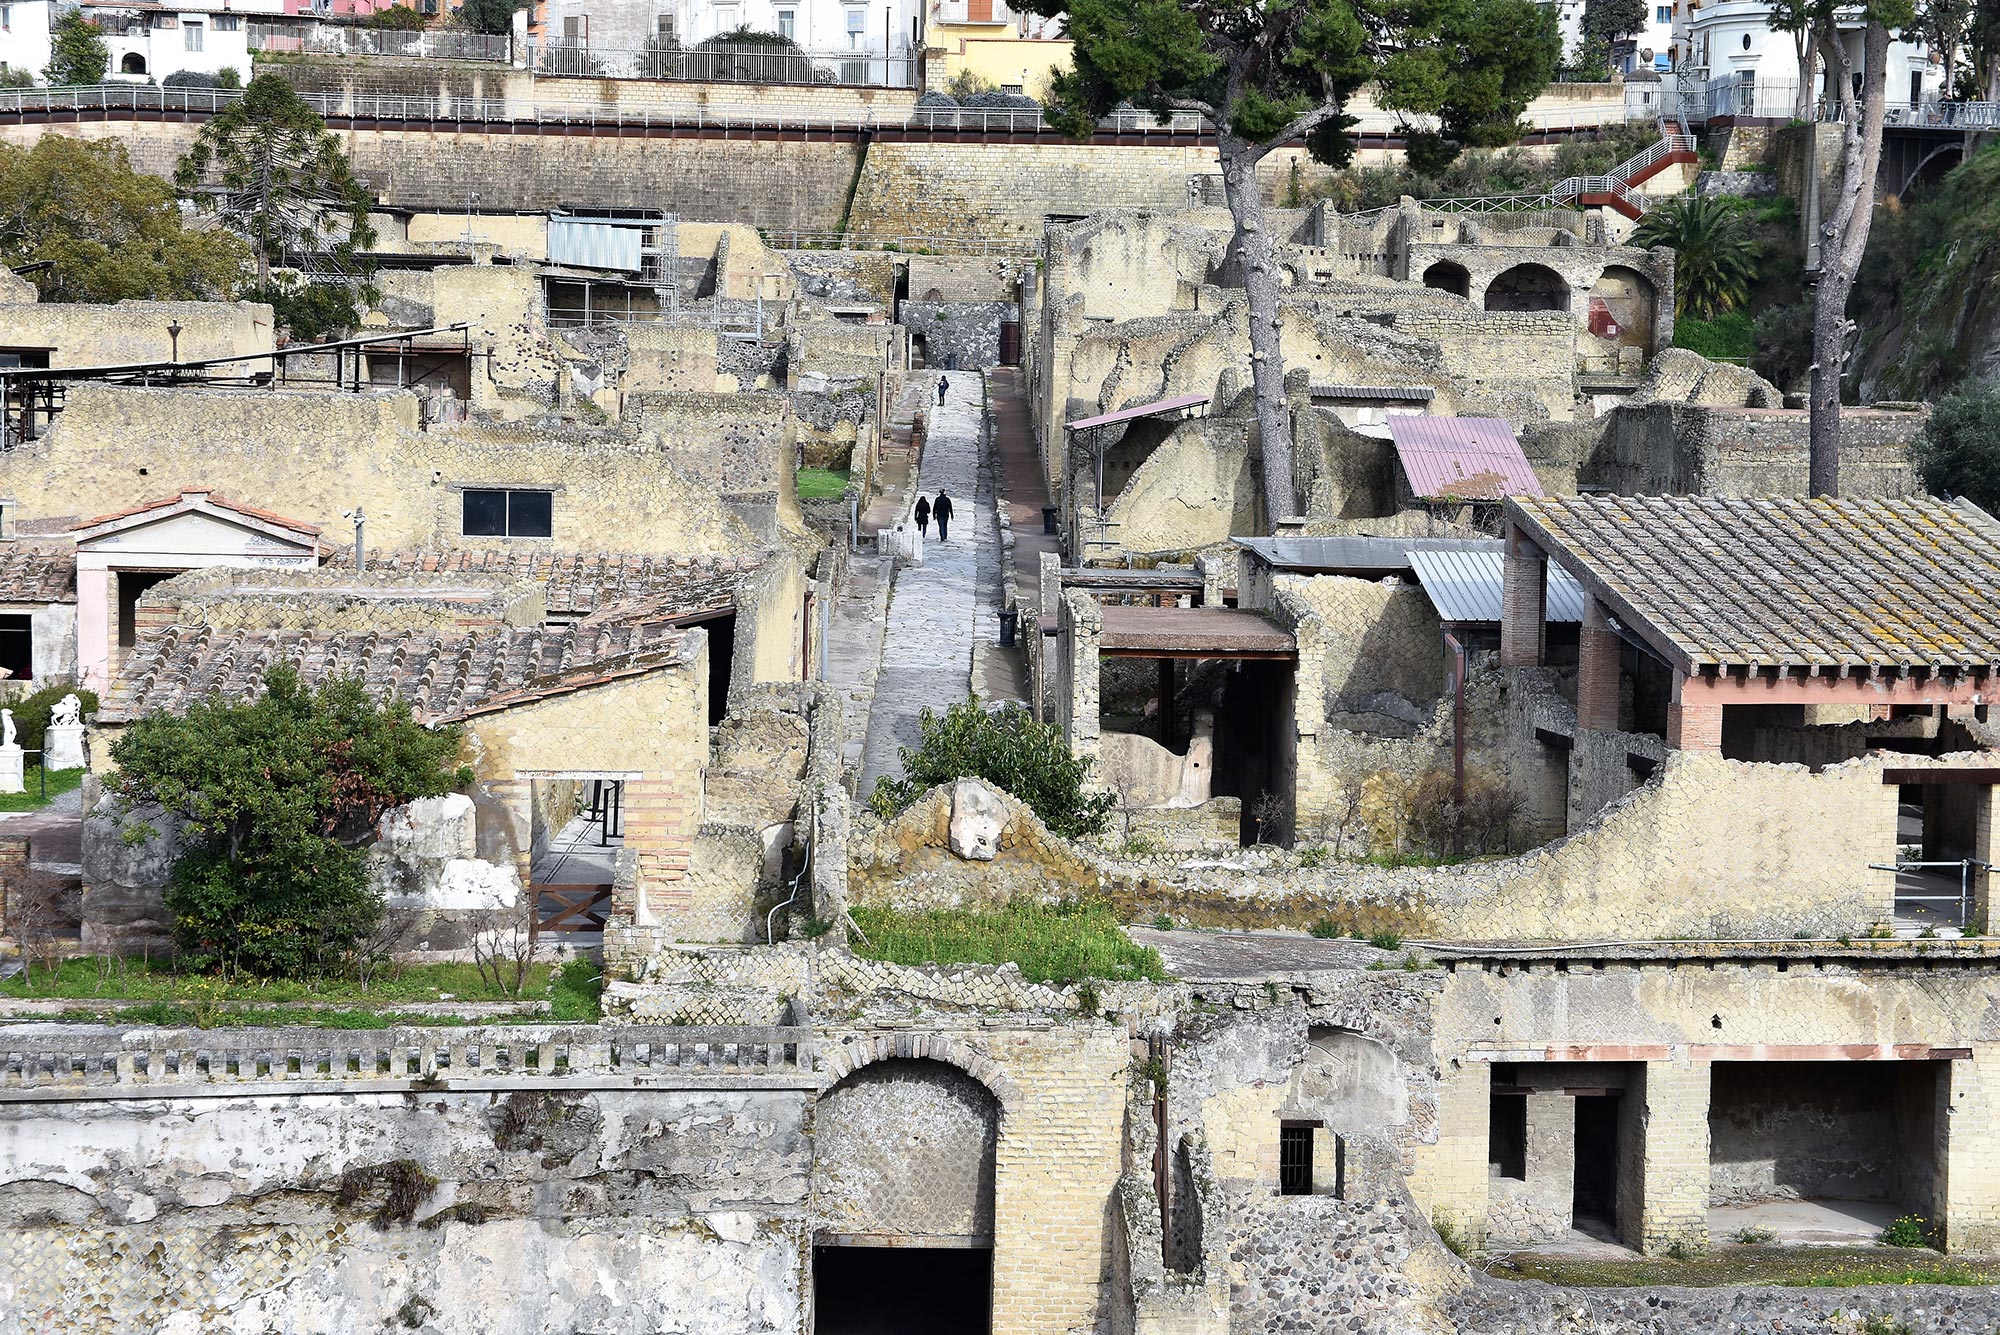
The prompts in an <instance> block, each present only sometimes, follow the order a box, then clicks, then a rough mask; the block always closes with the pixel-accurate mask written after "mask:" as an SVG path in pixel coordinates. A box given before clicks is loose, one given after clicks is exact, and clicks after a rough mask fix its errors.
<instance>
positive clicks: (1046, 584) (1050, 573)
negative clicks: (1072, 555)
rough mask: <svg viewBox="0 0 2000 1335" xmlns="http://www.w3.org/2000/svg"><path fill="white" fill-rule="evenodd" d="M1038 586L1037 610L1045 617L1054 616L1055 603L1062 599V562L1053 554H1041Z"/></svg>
mask: <svg viewBox="0 0 2000 1335" xmlns="http://www.w3.org/2000/svg"><path fill="white" fill-rule="evenodd" d="M1039 575H1040V584H1041V589H1042V601H1041V604H1040V606H1039V608H1038V610H1039V611H1040V612H1041V614H1042V615H1043V616H1045V617H1052V616H1054V615H1055V614H1056V603H1057V602H1058V601H1060V600H1061V598H1062V561H1061V559H1060V558H1058V557H1057V556H1056V554H1055V553H1054V552H1043V553H1042V555H1041V562H1040V570H1039Z"/></svg>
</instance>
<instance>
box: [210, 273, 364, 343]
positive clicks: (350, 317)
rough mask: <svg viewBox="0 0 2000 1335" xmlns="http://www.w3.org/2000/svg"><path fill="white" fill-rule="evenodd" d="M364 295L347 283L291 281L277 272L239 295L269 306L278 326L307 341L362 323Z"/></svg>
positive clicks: (318, 341)
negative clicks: (266, 280)
mask: <svg viewBox="0 0 2000 1335" xmlns="http://www.w3.org/2000/svg"><path fill="white" fill-rule="evenodd" d="M361 295H362V294H361V293H360V292H358V291H357V290H356V289H354V288H352V287H349V286H347V285H346V284H344V283H314V282H306V281H297V282H292V281H287V280H285V279H282V278H279V277H277V276H275V275H274V276H273V277H272V279H271V281H270V282H268V283H253V284H251V285H250V286H249V287H246V288H244V289H243V291H242V292H241V293H240V294H239V296H240V299H241V300H244V301H261V302H264V303H265V304H266V305H268V306H270V308H271V318H272V319H273V320H274V321H275V322H276V323H277V325H278V326H279V327H280V328H281V329H284V330H285V331H287V332H288V333H290V334H291V336H292V337H293V338H295V339H298V340H300V341H301V342H305V343H320V342H324V341H325V340H327V339H329V338H332V337H334V336H335V335H337V334H341V333H345V332H346V331H347V330H350V329H352V328H354V327H355V326H356V325H358V324H360V323H361V301H360V298H361Z"/></svg>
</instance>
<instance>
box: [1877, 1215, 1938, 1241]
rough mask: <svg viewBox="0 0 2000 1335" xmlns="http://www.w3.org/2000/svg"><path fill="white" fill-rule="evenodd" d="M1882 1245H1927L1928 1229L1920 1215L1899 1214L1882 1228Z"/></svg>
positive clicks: (1928, 1238)
mask: <svg viewBox="0 0 2000 1335" xmlns="http://www.w3.org/2000/svg"><path fill="white" fill-rule="evenodd" d="M1881 1242H1882V1245H1883V1246H1884V1247H1928V1246H1930V1230H1929V1229H1928V1228H1927V1227H1926V1226H1925V1224H1924V1221H1923V1219H1922V1217H1920V1216H1918V1215H1913V1214H1906V1215H1900V1216H1898V1217H1897V1219H1896V1221H1895V1222H1894V1223H1892V1224H1890V1225H1889V1227H1887V1228H1885V1229H1883V1230H1882V1238H1881Z"/></svg>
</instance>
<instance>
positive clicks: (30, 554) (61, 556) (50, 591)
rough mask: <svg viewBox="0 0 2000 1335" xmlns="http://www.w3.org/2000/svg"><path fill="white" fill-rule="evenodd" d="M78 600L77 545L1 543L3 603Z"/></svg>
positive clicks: (0, 561) (1, 593)
mask: <svg viewBox="0 0 2000 1335" xmlns="http://www.w3.org/2000/svg"><path fill="white" fill-rule="evenodd" d="M75 601H76V548H74V547H72V546H70V545H69V544H67V543H56V544H51V543H31V542H8V543H0V603H73V602H75Z"/></svg>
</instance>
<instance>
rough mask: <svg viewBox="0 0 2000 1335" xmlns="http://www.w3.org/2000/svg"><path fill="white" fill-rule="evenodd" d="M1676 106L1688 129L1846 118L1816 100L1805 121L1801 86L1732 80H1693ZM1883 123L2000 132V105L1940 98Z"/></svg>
mask: <svg viewBox="0 0 2000 1335" xmlns="http://www.w3.org/2000/svg"><path fill="white" fill-rule="evenodd" d="M1672 102H1673V107H1674V111H1675V114H1676V115H1678V116H1680V117H1681V118H1682V121H1683V123H1685V122H1687V121H1690V120H1692V121H1703V122H1705V121H1711V120H1720V119H1723V118H1734V119H1737V120H1797V119H1804V120H1816V121H1828V122H1831V121H1838V120H1840V119H1841V118H1842V117H1843V116H1844V115H1845V114H1846V113H1845V111H1844V109H1843V108H1842V106H1841V104H1840V102H1839V100H1838V99H1827V98H1814V99H1811V100H1810V101H1809V102H1808V103H1807V105H1806V106H1805V107H1804V108H1803V112H1804V114H1803V116H1801V114H1800V113H1801V108H1800V106H1799V85H1798V83H1797V81H1796V80H1779V81H1758V82H1746V81H1744V80H1742V79H1739V78H1736V77H1734V76H1732V75H1722V76H1719V77H1717V78H1713V79H1698V78H1693V77H1690V78H1688V79H1687V80H1685V81H1684V83H1683V86H1682V88H1681V91H1680V93H1679V94H1678V95H1677V96H1676V97H1675V98H1673V100H1672ZM1883 123H1884V124H1886V125H1889V126H1894V127H1899V128H1906V129H1940V130H1994V129H2000V102H1953V101H1946V100H1943V99H1939V98H1925V99H1922V100H1919V101H1916V102H1910V101H1901V102H1889V103H1887V104H1886V105H1885V106H1884V108H1883Z"/></svg>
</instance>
